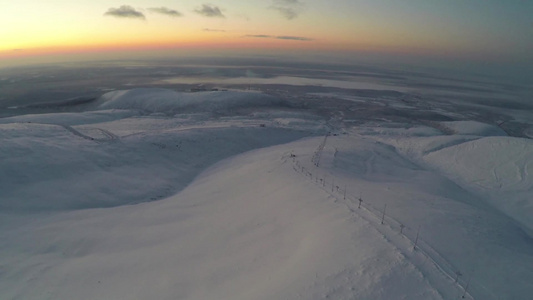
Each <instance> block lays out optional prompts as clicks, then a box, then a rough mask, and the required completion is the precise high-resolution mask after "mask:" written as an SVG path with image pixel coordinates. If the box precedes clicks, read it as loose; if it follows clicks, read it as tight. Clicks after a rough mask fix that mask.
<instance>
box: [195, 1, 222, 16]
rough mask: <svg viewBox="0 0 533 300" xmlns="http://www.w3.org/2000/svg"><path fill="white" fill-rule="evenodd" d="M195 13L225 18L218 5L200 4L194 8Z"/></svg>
mask: <svg viewBox="0 0 533 300" xmlns="http://www.w3.org/2000/svg"><path fill="white" fill-rule="evenodd" d="M194 12H195V13H197V14H200V15H202V16H204V17H217V18H225V17H226V16H224V14H223V13H222V11H221V10H220V8H219V7H218V6H214V5H211V4H202V7H201V8H197V9H195V10H194Z"/></svg>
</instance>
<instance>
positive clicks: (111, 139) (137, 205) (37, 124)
mask: <svg viewBox="0 0 533 300" xmlns="http://www.w3.org/2000/svg"><path fill="white" fill-rule="evenodd" d="M188 97H190V98H188ZM213 97H214V98H213ZM193 98H194V99H193ZM143 99H147V102H144V101H143ZM180 99H189V100H184V101H183V102H182V100H180ZM256 100H257V102H256ZM98 101H99V103H98V104H97V106H95V107H93V109H95V110H94V111H92V112H84V113H80V114H79V117H80V118H79V119H77V118H76V115H77V114H74V113H64V114H61V113H58V114H49V115H26V116H18V117H12V118H4V119H2V120H1V122H0V123H1V124H0V139H1V141H2V147H0V156H1V157H0V158H1V160H0V169H1V170H2V173H1V175H0V176H1V178H0V190H1V191H2V195H1V196H0V207H1V210H0V240H2V243H0V278H1V280H0V295H1V296H2V299H3V298H5V299H149V298H150V299H460V298H461V297H462V296H464V297H465V299H527V298H528V297H529V295H531V294H532V293H533V285H532V284H531V282H530V281H531V280H530V279H531V278H533V268H531V266H532V265H533V240H532V235H531V231H532V229H533V227H532V224H531V222H530V220H531V218H530V216H531V213H532V211H531V209H532V206H533V200H531V199H533V197H532V196H533V195H532V194H533V192H532V186H533V185H532V183H533V178H532V177H531V176H530V174H532V173H531V166H532V165H533V144H531V143H530V142H529V140H524V139H519V138H512V137H507V136H497V135H498V134H494V133H495V131H494V130H492V129H490V128H491V127H490V126H489V125H487V126H485V125H483V124H478V123H476V124H475V126H471V125H472V124H471V123H457V124H453V125H450V124H443V126H448V127H450V126H455V129H454V131H455V132H456V133H457V134H455V135H443V134H442V133H441V132H440V131H439V130H436V129H434V128H429V127H425V126H413V125H411V124H392V123H385V122H384V123H383V124H376V123H373V124H372V125H358V126H355V125H354V126H349V127H345V128H343V129H340V130H339V131H336V132H334V135H327V136H326V133H327V132H328V130H329V128H327V127H326V126H325V123H324V122H323V121H322V119H321V118H320V117H317V116H315V115H312V114H308V113H301V112H297V111H287V110H286V109H285V108H284V105H283V104H282V102H281V101H279V100H276V99H275V97H272V96H265V95H261V94H258V93H243V94H239V93H234V92H232V93H228V92H219V93H214V92H210V93H196V94H194V95H193V94H190V95H189V94H179V93H174V92H171V91H165V90H140V91H127V92H114V93H111V94H107V95H105V96H104V97H102V98H101V99H100V100H98ZM176 103H177V104H176ZM191 103H192V104H191ZM197 103H202V105H197ZM213 103H214V104H213ZM185 107H186V108H185ZM191 107H192V108H191ZM236 107H238V108H239V109H243V110H244V111H246V113H243V112H242V111H240V112H239V113H238V114H232V113H230V112H231V111H232V110H233V108H236ZM221 112H222V113H223V114H222V115H224V116H223V117H215V118H214V117H212V113H221ZM154 113H164V115H162V114H161V115H160V114H155V115H154ZM28 122H31V123H28ZM377 125H379V126H377ZM464 126H466V127H468V128H463V127H464ZM450 128H451V127H450ZM487 128H489V129H490V130H488V129H487ZM462 129H464V130H462ZM466 129H468V130H466ZM495 135H496V136H495ZM359 199H361V200H362V201H361V202H360V201H359ZM503 200H504V201H503ZM127 204H129V205H127ZM133 204H134V205H133ZM360 204H361V206H360V207H359V205H360ZM458 274H459V275H458Z"/></svg>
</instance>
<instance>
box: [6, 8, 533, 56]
mask: <svg viewBox="0 0 533 300" xmlns="http://www.w3.org/2000/svg"><path fill="white" fill-rule="evenodd" d="M532 16H533V1H521V0H510V1H493V0H486V1H481V0H471V1H459V0H450V1H427V0H425V1H422V0H405V1H394V0H374V1H365V0H331V1H323V0H247V1H243V0H239V1H237V0H226V1H215V0H213V1H209V2H202V1H197V0H172V1H171V0H153V1H146V0H126V1H124V0H120V1H115V0H91V1H72V0H68V1H67V0H49V1H40V0H17V1H9V2H8V1H6V3H3V5H2V9H1V10H0V24H1V26H0V38H1V43H0V66H2V65H16V64H24V63H28V62H39V61H47V60H58V61H59V60H61V59H65V60H68V59H76V58H94V59H98V58H106V57H130V56H135V55H137V56H147V57H149V56H150V55H152V56H157V55H171V54H172V53H176V51H181V52H180V53H182V52H183V53H186V52H190V53H195V52H198V51H212V52H216V51H222V52H223V51H235V50H239V51H244V50H256V51H257V50H261V51H276V50H285V51H333V52H335V51H339V52H346V53H349V52H354V53H355V52H377V53H387V54H392V55H405V54H407V55H414V56H417V55H424V56H435V57H444V58H446V57H447V58H458V59H466V60H468V59H477V60H488V61H491V60H493V61H501V62H506V61H512V62H528V61H531V58H532V54H531V53H533V17H532Z"/></svg>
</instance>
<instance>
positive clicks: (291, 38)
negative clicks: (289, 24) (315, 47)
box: [276, 35, 313, 42]
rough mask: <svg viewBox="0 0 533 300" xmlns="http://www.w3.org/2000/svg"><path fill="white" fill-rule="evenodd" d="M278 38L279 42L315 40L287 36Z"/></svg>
mask: <svg viewBox="0 0 533 300" xmlns="http://www.w3.org/2000/svg"><path fill="white" fill-rule="evenodd" d="M276 38H277V39H278V40H293V41H306V42H308V41H312V40H313V39H311V38H306V37H303V36H287V35H282V36H277V37H276Z"/></svg>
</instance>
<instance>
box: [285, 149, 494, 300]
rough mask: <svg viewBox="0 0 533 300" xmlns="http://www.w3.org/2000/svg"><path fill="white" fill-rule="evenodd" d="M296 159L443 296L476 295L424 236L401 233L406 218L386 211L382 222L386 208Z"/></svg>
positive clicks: (299, 170)
mask: <svg viewBox="0 0 533 300" xmlns="http://www.w3.org/2000/svg"><path fill="white" fill-rule="evenodd" d="M319 149H323V147H319ZM319 151H320V150H319ZM316 155H320V154H317V153H315V155H314V156H316ZM314 156H313V157H314ZM292 162H293V169H294V171H296V172H297V173H299V174H301V175H303V176H304V177H305V178H307V179H308V180H311V181H312V182H313V183H315V185H316V186H317V187H318V188H320V189H322V190H324V191H325V192H326V193H328V194H329V195H330V199H331V200H333V201H334V202H337V203H342V204H344V205H346V207H347V208H348V209H349V210H350V211H351V212H352V213H353V214H354V216H355V217H356V218H357V217H359V218H361V219H363V220H364V221H365V222H366V223H368V224H369V225H371V226H369V227H370V228H372V229H373V230H374V232H375V234H377V235H379V236H382V237H383V239H384V240H385V241H386V242H388V243H389V244H390V245H391V247H393V248H394V250H395V251H397V252H398V253H400V254H401V256H402V257H404V258H405V259H406V261H408V262H409V263H410V264H411V265H413V266H414V267H415V268H416V270H418V272H420V274H421V275H422V276H423V277H424V278H425V280H426V281H427V282H428V283H429V284H430V286H432V287H433V288H434V289H435V292H437V293H438V294H439V295H441V296H442V298H443V299H474V297H473V296H472V295H471V294H470V293H469V292H468V285H469V279H467V280H468V281H467V282H462V281H457V282H456V280H455V276H456V272H457V270H455V268H453V266H452V264H451V263H450V262H448V261H447V260H446V259H445V258H444V257H443V256H442V255H441V254H439V252H438V251H437V250H436V249H434V248H433V247H431V245H429V244H428V243H427V242H425V241H424V240H423V239H422V238H415V237H409V236H408V235H407V234H406V232H402V233H400V231H402V230H401V227H402V222H400V221H398V220H396V219H394V218H393V217H391V216H389V215H386V214H385V217H384V222H382V221H381V220H382V211H381V212H380V211H379V210H378V209H376V208H375V207H373V206H372V205H371V204H369V203H367V202H362V203H361V205H360V208H359V201H358V199H356V198H355V197H353V196H352V195H346V194H345V193H344V190H343V189H342V188H340V187H339V186H335V185H334V179H333V183H332V184H331V188H330V185H329V184H325V183H326V179H320V181H319V180H318V177H315V174H313V173H312V172H309V171H307V169H306V168H305V167H304V166H302V164H301V163H300V162H299V161H298V160H297V159H296V158H294V157H293V160H292ZM411 229H412V228H411ZM415 240H416V242H415ZM415 244H416V246H415ZM487 291H488V290H487ZM489 293H490V292H489ZM494 297H496V296H494Z"/></svg>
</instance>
